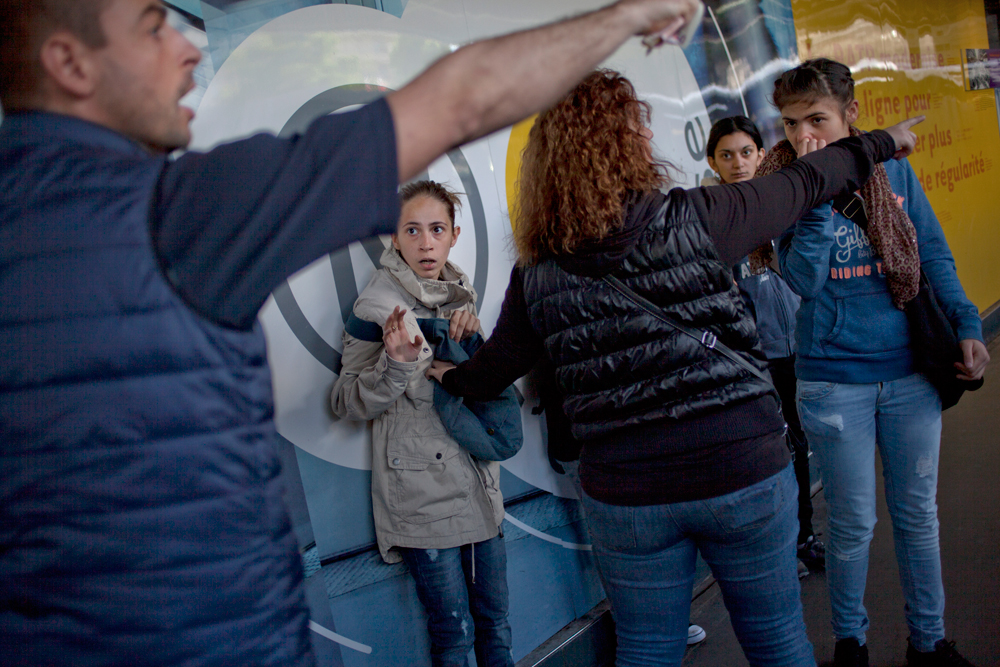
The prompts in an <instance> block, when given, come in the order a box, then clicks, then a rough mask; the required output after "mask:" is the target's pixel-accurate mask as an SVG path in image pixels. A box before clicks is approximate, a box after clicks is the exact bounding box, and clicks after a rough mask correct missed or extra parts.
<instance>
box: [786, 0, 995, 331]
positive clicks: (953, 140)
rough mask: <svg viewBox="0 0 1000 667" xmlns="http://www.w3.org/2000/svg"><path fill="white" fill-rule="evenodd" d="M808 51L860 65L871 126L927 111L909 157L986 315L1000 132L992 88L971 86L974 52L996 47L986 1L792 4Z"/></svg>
mask: <svg viewBox="0 0 1000 667" xmlns="http://www.w3.org/2000/svg"><path fill="white" fill-rule="evenodd" d="M792 11H793V14H794V16H795V31H796V38H797V41H798V48H799V57H800V58H801V59H802V60H808V59H809V58H818V57H826V58H832V59H834V60H838V61H840V62H842V63H844V64H845V65H847V66H849V67H850V68H851V71H852V73H853V75H854V80H855V82H856V87H855V96H856V97H857V99H858V101H859V102H860V105H861V115H860V118H859V120H858V126H859V127H860V128H861V129H865V130H870V129H875V128H878V127H885V126H886V125H891V124H893V123H896V122H898V121H901V120H903V119H905V118H907V117H910V116H915V115H918V114H924V115H926V116H927V120H926V121H924V123H922V124H920V125H917V126H916V127H915V128H914V131H915V132H916V133H917V136H918V141H919V143H918V145H917V150H916V153H915V154H914V155H912V156H911V157H910V163H911V164H912V166H913V169H914V171H916V173H917V176H918V177H919V178H920V183H921V185H922V186H923V189H924V192H925V193H926V194H927V198H928V199H929V200H930V203H931V206H933V207H934V211H935V212H936V213H937V216H938V220H940V222H941V226H942V227H943V228H944V232H945V235H946V236H947V238H948V243H949V245H950V246H951V250H952V253H953V254H954V256H955V262H956V265H957V267H958V276H959V278H960V279H961V280H962V284H963V286H964V287H965V291H966V293H967V294H968V296H969V298H970V299H972V301H973V303H975V304H976V306H978V307H979V309H980V311H984V310H986V309H987V308H989V307H990V306H992V305H993V304H995V303H997V302H998V301H1000V261H997V254H998V252H1000V208H998V206H997V202H998V201H1000V196H998V195H1000V165H998V164H997V163H996V157H995V156H997V155H998V154H1000V153H998V151H1000V128H998V126H997V107H996V98H995V96H994V93H993V91H992V90H966V83H965V78H964V77H963V72H962V64H963V59H962V54H963V53H964V50H965V49H972V48H980V49H985V48H988V46H989V43H988V38H987V32H986V13H985V10H984V7H983V2H982V0H968V1H963V0H957V1H955V2H947V3H944V2H940V1H939V0H905V2H904V1H903V0H888V1H886V2H880V3H869V2H868V1H867V0H836V1H828V0H822V1H816V0H792Z"/></svg>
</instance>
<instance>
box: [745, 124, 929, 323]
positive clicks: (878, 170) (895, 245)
mask: <svg viewBox="0 0 1000 667" xmlns="http://www.w3.org/2000/svg"><path fill="white" fill-rule="evenodd" d="M860 134H862V132H861V130H858V129H857V128H855V127H851V136H852V137H855V136H858V135H860ZM796 157H797V156H796V154H795V149H794V148H792V145H791V143H789V142H788V140H787V139H786V140H785V141H781V142H779V143H778V144H777V145H776V146H775V147H774V148H772V149H771V151H770V152H769V153H768V154H767V156H766V157H765V158H764V161H763V162H762V163H761V165H760V167H758V168H757V173H756V176H766V175H767V174H770V173H773V172H775V171H778V170H779V169H781V168H782V167H785V166H787V165H789V164H791V163H792V162H793V161H794V160H795V159H796ZM861 195H862V197H864V200H865V210H866V212H867V214H868V229H867V231H866V232H865V234H866V235H867V236H868V240H869V241H871V244H872V247H873V248H874V249H875V252H876V253H877V254H878V256H879V257H881V258H882V271H883V272H885V275H886V278H887V279H888V280H889V293H890V294H891V295H892V302H893V303H894V304H895V305H896V307H897V308H899V309H900V310H902V309H903V306H904V305H905V304H906V302H907V301H909V300H910V299H912V298H913V297H915V296H916V295H917V291H918V290H919V288H920V253H919V248H918V245H917V231H916V229H914V227H913V223H912V222H911V221H910V218H909V216H908V215H906V211H904V210H903V209H902V207H901V206H900V205H899V202H898V201H897V200H896V195H895V194H893V192H892V187H891V186H890V185H889V175H888V174H887V173H886V171H885V166H884V165H882V164H878V165H876V167H875V171H874V172H873V173H872V175H871V177H870V178H869V179H868V182H866V183H865V184H864V186H862V188H861ZM773 258H774V250H773V248H772V247H771V244H770V243H767V244H765V245H762V246H760V247H759V248H757V249H756V250H754V251H753V252H752V253H750V269H751V271H753V272H755V273H757V272H759V273H762V272H763V271H764V269H765V268H766V267H767V265H768V264H770V263H771V261H772V259H773Z"/></svg>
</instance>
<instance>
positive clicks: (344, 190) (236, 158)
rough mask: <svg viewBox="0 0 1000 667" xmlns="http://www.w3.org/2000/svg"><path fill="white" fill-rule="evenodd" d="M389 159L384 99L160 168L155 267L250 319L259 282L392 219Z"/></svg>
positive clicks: (392, 142)
mask: <svg viewBox="0 0 1000 667" xmlns="http://www.w3.org/2000/svg"><path fill="white" fill-rule="evenodd" d="M397 181H398V171H397V165H396V138H395V132H394V129H393V124H392V115H391V113H390V111H389V106H388V104H386V102H385V100H379V101H376V102H374V103H372V104H370V105H368V106H366V107H363V108H361V109H359V110H357V111H353V112H348V113H343V114H333V115H329V116H326V117H323V118H320V119H319V120H317V121H316V122H314V123H313V124H312V125H311V126H310V127H309V129H308V130H306V132H305V133H304V134H302V135H298V136H295V137H292V138H289V139H279V138H277V137H274V136H271V135H265V134H261V135H257V136H254V137H251V138H249V139H245V140H242V141H237V142H234V143H231V144H226V145H223V146H219V147H218V148H216V149H214V150H212V151H210V152H208V153H194V152H191V153H187V154H185V155H183V156H182V157H180V158H179V159H178V160H177V161H175V162H173V163H169V164H168V166H167V167H166V168H165V170H164V173H163V176H162V177H161V179H160V183H159V187H158V189H157V192H156V195H155V198H154V202H153V209H152V214H151V231H152V236H153V239H154V243H155V246H156V250H157V253H158V255H159V258H160V262H161V265H162V266H163V269H164V273H165V274H166V276H167V278H168V279H169V280H170V282H171V283H172V284H173V286H174V288H175V289H176V290H177V292H178V293H179V294H180V295H181V297H183V298H184V300H185V301H186V302H187V303H188V304H189V305H190V306H191V307H192V308H193V309H194V310H195V311H197V312H198V313H200V314H201V315H203V316H205V317H207V318H209V319H211V320H213V321H215V322H217V323H219V324H222V325H224V326H229V327H235V328H247V327H249V326H250V325H252V324H253V322H254V319H255V318H256V315H257V311H258V310H259V309H260V307H261V306H262V305H263V303H264V301H265V299H267V296H268V294H270V293H271V291H272V290H273V289H274V288H275V287H276V286H277V285H279V284H280V283H281V281H283V280H284V279H285V278H287V277H288V276H289V275H291V274H292V273H294V272H295V271H298V270H299V269H301V268H302V267H304V266H306V265H307V264H309V263H310V262H312V261H313V260H315V259H317V258H319V257H322V256H323V255H325V254H326V253H329V252H333V251H334V250H337V249H339V248H342V247H344V246H346V245H347V244H349V243H351V242H352V241H357V240H360V239H364V238H367V237H370V236H374V235H377V234H387V233H391V232H393V231H395V229H396V223H397V220H398V216H399V204H398V198H397V195H396V186H397Z"/></svg>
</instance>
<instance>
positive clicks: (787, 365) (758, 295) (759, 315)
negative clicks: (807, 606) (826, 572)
mask: <svg viewBox="0 0 1000 667" xmlns="http://www.w3.org/2000/svg"><path fill="white" fill-rule="evenodd" d="M705 152H706V154H707V155H708V164H709V166H710V167H711V168H712V170H713V171H715V173H716V179H715V180H713V179H708V178H706V179H704V180H703V181H702V185H718V184H720V183H742V182H743V181H749V180H750V179H751V178H753V177H754V176H755V175H756V173H757V167H759V166H760V164H761V162H763V161H764V156H765V155H766V151H765V150H764V141H763V140H762V139H761V136H760V131H759V130H758V129H757V126H756V125H754V123H753V121H752V120H750V119H749V118H747V117H746V116H730V117H729V118H723V119H722V120H720V121H718V122H716V123H715V124H714V125H713V126H712V130H711V131H710V132H709V133H708V143H707V144H706V148H705ZM773 254H774V253H773V250H772V248H771V242H770V241H768V242H767V243H766V244H765V245H764V246H762V247H761V248H758V249H756V250H754V251H753V252H752V253H751V254H750V255H747V256H745V257H743V258H742V259H740V260H739V262H737V263H736V264H735V265H734V266H733V278H734V279H735V280H736V284H737V285H739V288H740V292H741V293H742V294H743V297H744V298H745V299H746V300H747V303H748V304H749V305H750V307H751V308H753V313H754V321H755V322H756V324H757V336H758V337H759V338H760V346H761V349H762V350H763V352H764V356H765V357H767V364H768V369H769V370H770V371H771V379H772V380H774V386H775V388H776V389H777V390H778V396H779V397H781V414H782V415H783V416H784V418H785V422H786V423H787V424H788V442H789V444H790V445H791V447H792V454H793V456H794V466H795V480H796V481H797V482H798V485H799V537H798V540H797V549H796V551H797V553H798V556H799V562H800V564H799V576H800V577H804V576H806V575H807V574H809V571H810V570H817V571H818V570H822V569H823V567H824V562H825V549H824V545H823V543H822V542H821V541H819V540H818V539H816V535H815V533H814V532H813V526H812V516H813V508H812V498H811V497H810V487H811V484H810V479H809V444H808V443H807V442H806V436H805V433H803V432H802V425H801V424H800V423H799V414H798V411H797V410H796V408H795V386H796V385H795V314H796V312H797V311H798V309H799V297H798V295H797V294H795V293H794V292H793V291H792V290H791V289H790V288H789V287H788V284H787V283H785V281H784V280H782V278H781V276H780V275H778V274H777V273H776V272H775V271H774V270H773V269H772V268H771V266H770V262H769V261H767V259H766V258H769V257H773ZM761 256H764V257H765V259H758V258H759V257H761ZM751 257H753V258H754V259H755V260H756V261H751Z"/></svg>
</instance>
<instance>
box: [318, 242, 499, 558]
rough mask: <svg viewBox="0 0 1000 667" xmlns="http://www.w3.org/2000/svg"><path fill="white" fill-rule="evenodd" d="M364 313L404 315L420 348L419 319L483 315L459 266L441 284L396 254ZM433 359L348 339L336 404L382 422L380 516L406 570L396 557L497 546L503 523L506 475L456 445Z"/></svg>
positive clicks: (385, 257)
mask: <svg viewBox="0 0 1000 667" xmlns="http://www.w3.org/2000/svg"><path fill="white" fill-rule="evenodd" d="M381 262H382V266H383V268H382V269H380V270H379V271H377V272H376V273H375V275H374V277H372V279H371V282H369V283H368V286H367V287H366V288H365V289H364V291H363V292H362V293H361V296H360V297H358V300H357V302H356V303H355V304H354V314H355V315H356V316H357V317H359V318H361V319H362V320H366V321H368V322H373V323H375V324H377V325H379V326H380V327H381V326H382V325H383V324H385V321H386V319H387V318H388V317H389V315H391V314H392V312H393V309H394V308H395V307H396V306H399V307H400V308H405V309H406V310H407V313H406V315H405V316H404V322H405V325H406V330H407V333H409V335H410V340H413V339H414V338H415V337H416V336H419V335H421V333H420V327H419V325H418V324H417V318H434V317H441V318H450V317H451V314H452V313H453V312H454V311H456V310H467V311H470V312H472V313H475V312H476V293H475V291H474V290H473V289H472V285H471V282H470V281H469V278H468V276H466V275H465V274H464V273H462V271H461V270H460V269H459V268H458V267H456V266H455V265H454V264H452V263H451V262H448V263H447V264H446V265H445V268H444V270H443V271H442V274H441V278H442V279H441V280H427V279H424V278H420V277H419V276H417V275H416V274H415V273H414V272H413V271H412V270H411V269H410V267H408V266H407V265H406V262H404V261H403V258H402V256H401V255H400V254H399V252H398V251H396V249H395V248H393V247H392V246H389V247H388V248H386V250H385V252H384V253H383V254H382V258H381ZM432 359H433V351H432V350H431V349H430V347H429V346H428V345H426V344H425V345H424V349H423V350H421V352H420V354H419V355H418V357H417V360H416V361H413V362H404V361H396V360H394V359H392V358H390V357H389V355H388V354H386V351H385V346H384V345H383V344H382V342H381V341H378V342H368V341H365V340H360V339H358V338H354V337H353V336H351V335H350V334H348V333H347V332H344V354H343V369H342V370H341V372H340V377H339V378H338V379H337V382H336V383H335V384H334V387H333V392H332V395H331V403H332V406H333V411H334V412H335V413H336V414H337V415H338V416H339V417H341V418H344V419H353V420H371V421H372V510H373V515H374V519H375V534H376V537H377V539H378V546H379V551H380V552H381V554H382V558H383V559H384V560H385V561H386V562H387V563H395V562H399V561H400V556H399V554H398V553H396V552H394V551H391V549H392V548H393V547H412V548H418V549H444V548H450V547H457V546H462V545H465V544H472V543H475V542H481V541H483V540H488V539H490V538H493V537H495V536H496V535H497V533H498V530H499V526H500V523H501V522H502V521H503V516H504V511H503V498H502V496H501V495H500V465H499V464H498V463H495V462H485V461H478V460H476V459H474V458H473V457H472V455H471V454H469V452H467V451H466V450H465V449H463V448H462V447H461V446H459V444H458V443H457V442H455V440H454V439H453V438H452V437H451V436H450V435H448V433H447V431H446V430H445V427H444V424H442V423H441V419H440V418H439V417H438V413H437V410H436V409H435V408H434V386H433V384H432V383H433V380H428V379H427V378H425V377H424V371H426V370H427V368H428V367H429V366H430V364H431V360H432Z"/></svg>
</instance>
